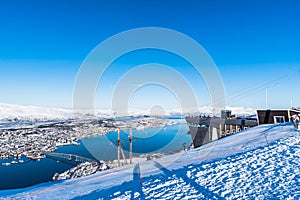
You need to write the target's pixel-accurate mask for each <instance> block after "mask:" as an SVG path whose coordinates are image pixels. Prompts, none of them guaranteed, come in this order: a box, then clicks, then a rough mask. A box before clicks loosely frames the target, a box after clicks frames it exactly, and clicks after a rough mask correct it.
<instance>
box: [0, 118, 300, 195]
mask: <svg viewBox="0 0 300 200" xmlns="http://www.w3.org/2000/svg"><path fill="white" fill-rule="evenodd" d="M299 161H300V132H298V131H295V129H294V127H293V126H292V124H290V123H286V124H280V125H264V126H258V127H254V128H251V129H248V130H246V131H243V132H241V133H239V134H236V135H233V136H229V137H226V138H223V139H221V140H218V141H215V142H213V143H210V144H208V145H204V146H202V147H200V148H198V149H194V150H191V151H188V152H183V153H179V154H173V155H170V156H166V157H163V158H160V159H157V160H152V161H146V162H141V163H140V164H139V165H138V164H134V165H129V166H124V167H121V168H117V169H111V170H107V171H102V172H99V173H96V174H94V175H92V176H89V177H84V178H79V179H74V180H67V181H61V182H55V183H53V182H50V183H44V184H40V185H37V186H33V187H30V188H25V189H20V190H8V191H1V192H0V196H2V198H15V199H73V198H75V199H274V198H276V199H299V198H300V183H299V181H300V175H299V174H300V173H299V169H300V163H299ZM139 172H141V173H139ZM140 175H141V177H140ZM141 180H142V181H141ZM141 182H142V184H140V183H141Z"/></svg>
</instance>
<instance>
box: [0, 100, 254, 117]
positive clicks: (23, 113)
mask: <svg viewBox="0 0 300 200" xmlns="http://www.w3.org/2000/svg"><path fill="white" fill-rule="evenodd" d="M226 109H229V110H232V113H233V114H239V115H253V114H255V113H256V111H255V109H252V108H244V107H227V108H226ZM199 113H204V114H211V115H212V114H213V113H214V109H213V108H212V107H202V108H199V109H198V111H197V112H190V113H181V111H180V110H179V109H175V110H166V111H165V112H164V113H162V114H163V115H167V116H168V115H182V114H183V115H196V114H199ZM218 113H220V112H219V111H218ZM86 114H87V113H78V112H75V113H74V112H73V110H71V109H62V108H49V107H40V106H23V105H12V104H5V103H0V121H9V120H22V121H46V120H65V119H71V118H80V117H85V116H97V117H114V112H113V111H112V110H109V109H96V110H95V113H92V114H91V113H90V114H89V115H86ZM129 115H131V116H140V115H151V112H150V111H149V110H142V109H131V110H129Z"/></svg>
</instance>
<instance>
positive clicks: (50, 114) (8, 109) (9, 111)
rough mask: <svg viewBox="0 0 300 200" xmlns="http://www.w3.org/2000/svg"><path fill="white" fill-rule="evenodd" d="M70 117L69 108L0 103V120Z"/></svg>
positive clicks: (71, 114)
mask: <svg viewBox="0 0 300 200" xmlns="http://www.w3.org/2000/svg"><path fill="white" fill-rule="evenodd" d="M72 117H73V113H72V112H71V111H70V110H66V109H59V108H46V107H39V106H21V105H12V104H4V103H0V120H9V119H15V118H18V119H21V120H27V121H33V120H52V119H69V118H72Z"/></svg>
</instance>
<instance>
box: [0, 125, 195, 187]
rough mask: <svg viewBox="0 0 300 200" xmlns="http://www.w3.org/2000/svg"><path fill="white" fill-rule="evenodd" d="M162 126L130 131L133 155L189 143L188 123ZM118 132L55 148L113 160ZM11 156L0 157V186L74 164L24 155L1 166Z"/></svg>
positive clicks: (124, 135) (32, 180)
mask: <svg viewBox="0 0 300 200" xmlns="http://www.w3.org/2000/svg"><path fill="white" fill-rule="evenodd" d="M178 122H179V123H178V124H176V125H173V126H166V127H165V129H162V128H149V129H144V130H134V131H133V138H134V139H133V155H134V156H139V155H141V154H147V153H172V152H175V151H179V150H183V148H184V147H183V144H185V146H186V147H189V146H190V144H191V136H190V135H188V134H187V132H188V127H187V125H186V124H185V122H184V121H182V120H178ZM128 135H129V130H128V131H122V132H121V141H122V143H121V145H122V148H123V149H124V151H125V155H126V157H127V158H128V155H129V140H128ZM117 137H118V136H117V132H110V133H108V134H107V135H104V136H93V137H89V138H83V139H81V140H79V143H80V145H79V146H63V147H59V148H58V149H57V152H59V153H71V154H76V155H80V156H84V157H87V158H92V159H97V160H115V159H116V158H117V142H116V141H117ZM13 160H14V159H4V160H0V174H1V179H0V189H12V188H23V187H27V186H31V185H35V184H37V183H42V182H47V181H51V180H52V177H53V175H54V174H55V173H62V172H64V171H66V170H68V169H70V168H72V167H73V165H70V164H68V163H64V162H57V161H55V160H52V159H48V158H46V159H41V160H40V161H31V160H27V159H26V158H23V160H24V161H25V163H24V164H11V165H9V166H2V163H5V162H11V161H13Z"/></svg>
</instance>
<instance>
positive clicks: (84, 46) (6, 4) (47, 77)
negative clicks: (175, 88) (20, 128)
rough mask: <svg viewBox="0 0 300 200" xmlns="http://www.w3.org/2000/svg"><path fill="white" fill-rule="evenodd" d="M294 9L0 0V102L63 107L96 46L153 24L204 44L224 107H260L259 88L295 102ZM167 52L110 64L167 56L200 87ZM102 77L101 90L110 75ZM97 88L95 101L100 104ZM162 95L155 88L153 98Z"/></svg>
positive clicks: (274, 103)
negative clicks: (216, 70)
mask: <svg viewBox="0 0 300 200" xmlns="http://www.w3.org/2000/svg"><path fill="white" fill-rule="evenodd" d="M299 7H300V2H299V1H297V0H294V1H289V0H287V1H284V0H274V1H271V0H270V1H263V0H243V1H242V0H240V1H238V0H236V1H233V0H227V1H223V0H219V1H216V0H212V1H201V0H194V1H191V0H184V1H183V0H182V1H176V0H165V1H161V0H144V1H134V0H127V1H125V0H124V1H121V0H120V1H114V0H112V1H83V0H82V1H76V0H72V1H69V0H68V1H67V0H57V1H55V0H51V1H50V0H49V1H48V0H43V1H40V0H35V1H33V0H26V1H25V0H18V1H17V0H12V1H5V0H2V1H0V25H1V27H0V45H1V48H0V91H1V95H0V102H5V103H12V104H23V105H41V106H50V107H52V106H53V107H66V108H70V107H71V106H72V92H73V84H74V81H75V78H76V74H77V71H78V69H79V67H80V64H81V62H82V61H83V60H84V58H85V57H86V56H87V55H88V53H89V52H90V51H91V50H92V49H93V48H94V47H95V46H96V45H98V44H99V43H100V42H101V41H103V40H105V39H107V38H108V37H110V36H112V35H114V34H117V33H119V32H121V31H125V30H128V29H132V28H138V27H148V26H154V27H165V28H170V29H174V30H176V31H180V32H182V33H184V34H186V35H188V36H190V37H192V38H193V39H195V40H196V41H197V42H199V43H200V44H201V45H202V46H203V47H204V48H205V49H206V50H207V52H208V53H209V54H210V56H211V57H212V59H213V60H214V61H215V63H216V65H217V66H218V68H219V70H220V72H221V75H222V77H223V80H224V84H225V89H226V93H227V95H228V103H227V104H228V105H231V106H248V107H254V108H263V107H265V98H264V96H265V88H266V87H268V88H269V89H268V92H269V107H271V108H278V107H280V108H284V107H289V106H290V104H291V103H290V102H291V99H292V98H293V101H294V104H295V105H296V106H300V92H298V88H299V83H300V12H299ZM157 58H160V59H161V60H156V59H157ZM176 59H177V60H178V58H176V57H175V56H171V55H167V54H166V53H159V52H156V51H148V52H142V53H140V54H139V53H137V54H136V55H135V56H130V55H129V56H128V57H127V59H120V60H119V61H118V62H117V63H116V64H115V68H116V69H117V68H118V67H119V68H122V67H125V68H126V67H128V66H133V64H144V63H145V62H160V61H161V62H162V63H166V64H170V65H172V63H173V64H174V63H176V64H174V65H173V66H174V67H175V68H177V70H178V71H180V72H182V73H183V74H184V75H185V76H187V78H188V79H190V80H191V82H192V84H197V83H199V85H201V84H203V82H201V80H197V77H195V76H193V73H192V71H190V70H189V68H188V67H187V66H186V65H185V63H184V62H183V61H178V62H177V60H176ZM110 76H111V80H112V81H111V82H109V80H106V81H104V84H107V88H110V87H109V85H113V84H114V83H115V82H114V81H116V80H117V79H118V77H114V76H113V75H110ZM189 76H190V77H189ZM102 86H103V85H102ZM105 87H106V86H105ZM201 87H203V86H199V88H201ZM203 88H204V87H203ZM156 89H157V88H156ZM143 90H144V94H148V95H149V94H150V95H149V96H147V95H142V94H143V91H141V93H140V94H138V93H137V95H136V96H135V101H136V104H138V105H139V106H143V105H142V103H141V102H144V103H145V105H146V106H148V104H149V103H150V102H151V101H153V100H154V99H155V98H154V99H153V96H154V94H155V93H157V92H158V93H159V94H163V91H161V88H160V89H157V91H156V90H155V87H153V88H144V89H143ZM151 92H152V93H151ZM106 93H109V92H108V91H107V92H106ZM101 95H102V94H101ZM101 95H100V94H99V95H98V96H96V99H97V106H98V107H105V106H106V104H107V103H108V102H106V100H107V97H104V96H101ZM197 95H198V98H199V101H200V104H201V105H206V104H207V103H208V102H209V99H208V98H209V96H208V94H207V91H205V89H203V92H201V91H200V92H197ZM168 98H169V96H168V95H166V96H164V95H161V101H165V102H166V100H167V99H168ZM105 99H106V100H105ZM147 99H148V102H147ZM159 100H160V99H158V100H157V101H159Z"/></svg>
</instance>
